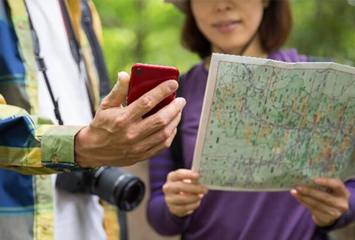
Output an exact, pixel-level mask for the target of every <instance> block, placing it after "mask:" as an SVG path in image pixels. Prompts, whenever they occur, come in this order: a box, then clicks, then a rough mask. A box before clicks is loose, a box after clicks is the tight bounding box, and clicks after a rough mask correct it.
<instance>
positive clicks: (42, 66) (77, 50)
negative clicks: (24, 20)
mask: <svg viewBox="0 0 355 240" xmlns="http://www.w3.org/2000/svg"><path fill="white" fill-rule="evenodd" d="M58 1H59V5H60V8H61V13H62V18H63V22H64V26H65V29H66V33H67V37H68V42H69V46H70V51H71V53H72V56H73V58H74V61H75V62H76V63H77V65H78V69H79V74H80V76H81V78H83V79H84V80H85V86H86V90H87V94H88V98H89V101H90V110H91V113H92V116H94V115H95V109H94V103H93V102H94V94H93V90H92V86H91V83H90V81H89V77H88V76H87V74H86V69H85V64H84V61H83V57H82V52H81V47H80V45H79V42H78V41H77V39H76V37H75V34H74V30H73V27H72V23H71V20H70V15H69V12H68V9H67V6H66V3H65V2H64V0H58ZM25 6H26V11H27V15H28V19H29V24H30V28H31V36H32V42H33V51H34V54H35V57H36V62H37V66H38V70H39V71H40V72H42V74H43V77H44V80H45V83H46V87H47V89H48V92H49V95H50V98H51V101H52V103H53V107H54V115H55V117H56V119H57V120H58V124H59V125H63V124H64V122H63V119H62V116H61V113H60V110H59V104H58V100H56V99H55V97H54V93H53V90H52V87H51V85H50V82H49V79H48V75H47V69H48V68H47V66H46V63H45V60H44V58H43V57H41V54H40V53H41V47H40V43H39V39H38V35H37V32H36V30H35V28H34V25H33V23H32V19H31V16H30V13H29V11H28V7H27V4H26V1H25Z"/></svg>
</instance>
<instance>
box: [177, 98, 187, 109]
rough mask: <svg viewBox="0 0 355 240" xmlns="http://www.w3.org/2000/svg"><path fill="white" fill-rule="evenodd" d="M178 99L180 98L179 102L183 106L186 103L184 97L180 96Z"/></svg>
mask: <svg viewBox="0 0 355 240" xmlns="http://www.w3.org/2000/svg"><path fill="white" fill-rule="evenodd" d="M180 99H181V100H179V101H180V104H181V106H182V107H184V106H185V105H186V100H185V98H180Z"/></svg>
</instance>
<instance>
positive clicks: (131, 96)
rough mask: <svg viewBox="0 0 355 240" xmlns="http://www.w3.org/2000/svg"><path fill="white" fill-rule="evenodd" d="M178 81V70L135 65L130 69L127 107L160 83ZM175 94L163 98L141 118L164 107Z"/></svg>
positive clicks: (157, 66)
mask: <svg viewBox="0 0 355 240" xmlns="http://www.w3.org/2000/svg"><path fill="white" fill-rule="evenodd" d="M172 79H174V80H176V81H178V80H179V70H178V69H177V68H175V67H168V66H160V65H151V64H142V63H136V64H134V65H133V66H132V69H131V80H130V83H129V90H128V98H127V105H129V104H131V103H132V102H134V101H135V100H137V99H138V98H140V97H141V96H142V95H144V94H145V93H146V92H149V91H150V90H152V89H153V88H155V87H156V86H158V85H159V84H160V83H162V82H164V81H167V80H172ZM175 96H176V94H175V93H174V94H172V95H171V96H169V97H167V98H165V99H164V100H163V101H161V102H160V103H159V104H158V105H156V106H155V107H154V108H153V109H152V110H151V111H150V112H148V113H147V114H146V115H144V116H143V118H145V117H147V116H149V115H151V114H154V113H156V112H157V111H159V110H160V109H161V108H163V107H164V106H166V105H168V104H169V103H170V102H171V101H173V100H174V99H175Z"/></svg>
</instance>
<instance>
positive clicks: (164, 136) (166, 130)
mask: <svg viewBox="0 0 355 240" xmlns="http://www.w3.org/2000/svg"><path fill="white" fill-rule="evenodd" d="M170 136H171V132H170V131H169V129H167V128H165V129H164V130H163V132H162V137H163V139H167V138H169V137H170Z"/></svg>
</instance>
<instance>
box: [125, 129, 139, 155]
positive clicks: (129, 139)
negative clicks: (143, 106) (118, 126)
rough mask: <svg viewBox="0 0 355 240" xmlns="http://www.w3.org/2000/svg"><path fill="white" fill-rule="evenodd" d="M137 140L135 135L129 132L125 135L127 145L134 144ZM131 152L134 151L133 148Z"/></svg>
mask: <svg viewBox="0 0 355 240" xmlns="http://www.w3.org/2000/svg"><path fill="white" fill-rule="evenodd" d="M136 139H137V135H136V134H134V133H132V132H129V133H127V134H126V143H127V144H133V143H135V141H136ZM132 151H136V150H135V149H134V148H132Z"/></svg>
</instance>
